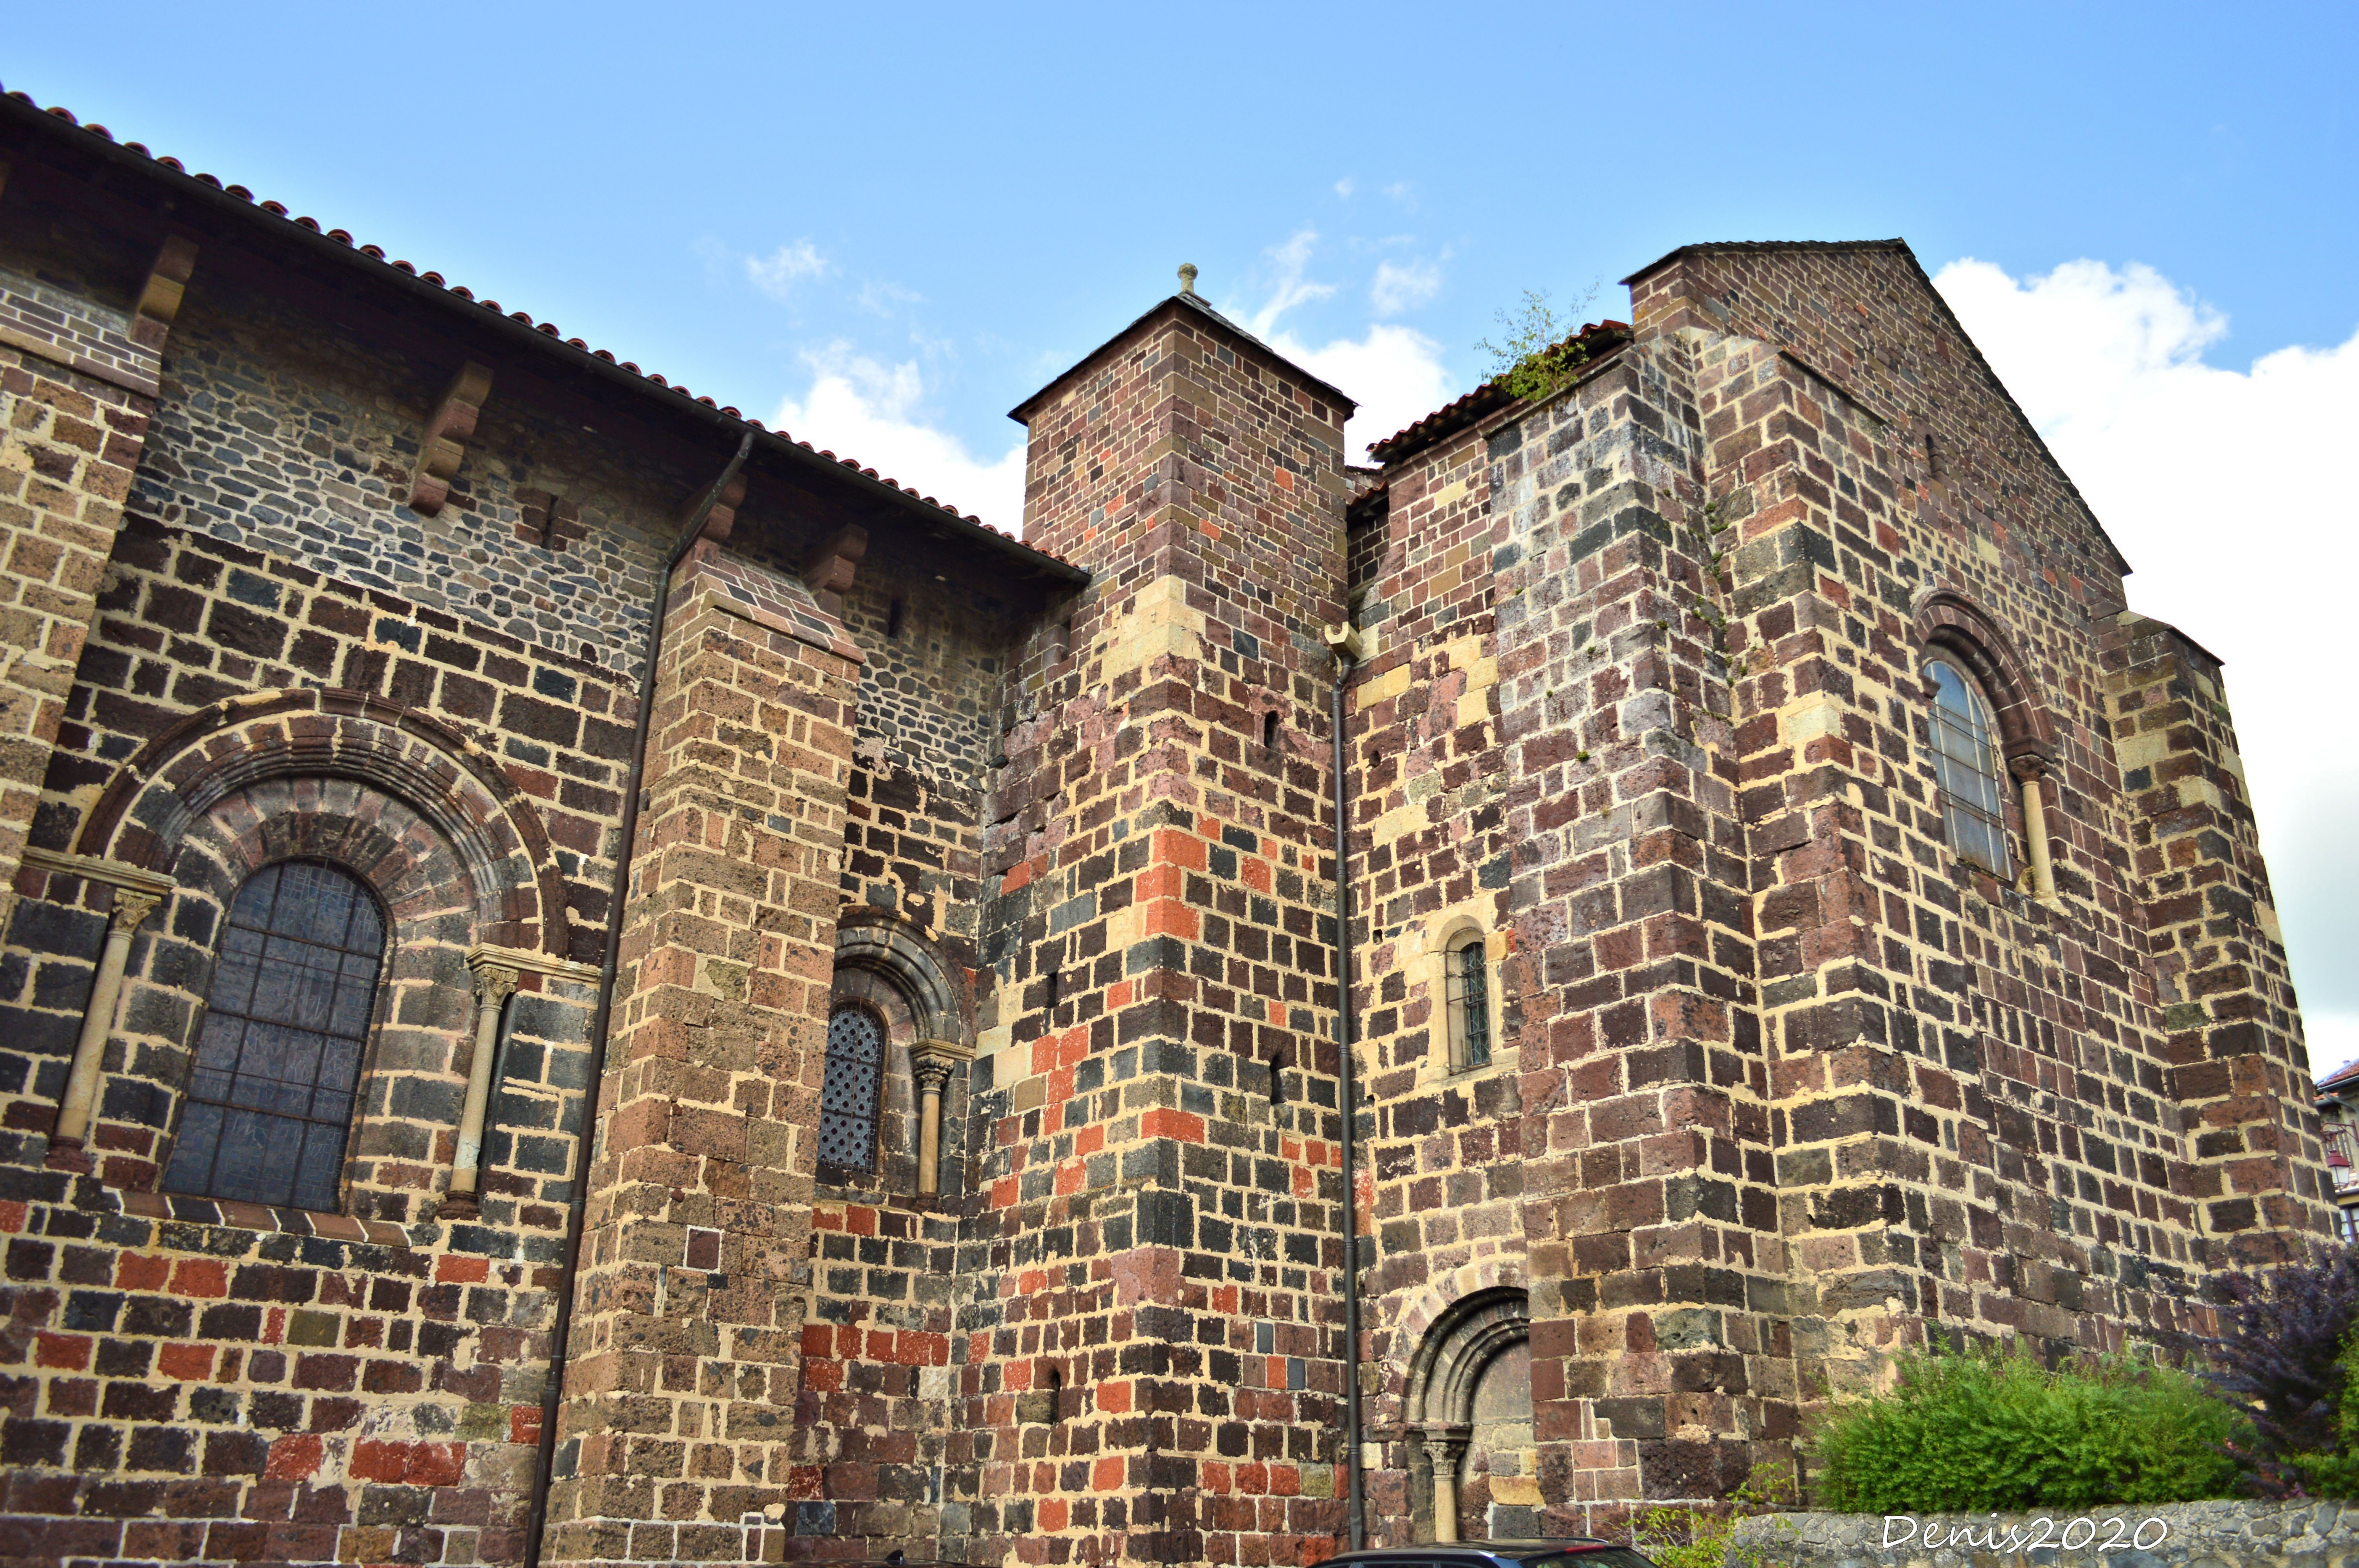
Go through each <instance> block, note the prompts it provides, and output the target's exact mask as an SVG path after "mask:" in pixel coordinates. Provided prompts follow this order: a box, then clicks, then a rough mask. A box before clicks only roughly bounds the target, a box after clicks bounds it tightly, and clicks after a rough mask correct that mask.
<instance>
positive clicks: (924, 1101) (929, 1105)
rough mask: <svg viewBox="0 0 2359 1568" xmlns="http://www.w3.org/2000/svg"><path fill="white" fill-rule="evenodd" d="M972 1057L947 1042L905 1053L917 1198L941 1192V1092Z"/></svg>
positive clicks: (924, 1043)
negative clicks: (914, 1107)
mask: <svg viewBox="0 0 2359 1568" xmlns="http://www.w3.org/2000/svg"><path fill="white" fill-rule="evenodd" d="M973 1057H974V1053H973V1051H970V1050H968V1049H967V1048H966V1047H965V1046H963V1045H960V1044H955V1043H953V1042H951V1041H948V1040H927V1041H922V1042H920V1043H919V1044H918V1045H917V1046H916V1048H915V1049H913V1050H912V1051H911V1052H910V1053H909V1070H910V1072H911V1074H912V1075H913V1076H915V1077H916V1078H917V1080H918V1192H919V1195H920V1196H926V1195H932V1194H935V1193H939V1192H940V1191H941V1190H942V1090H943V1089H944V1088H945V1087H948V1086H949V1084H950V1081H951V1074H953V1073H955V1072H957V1071H958V1069H959V1065H960V1064H961V1063H962V1062H967V1061H971V1060H973Z"/></svg>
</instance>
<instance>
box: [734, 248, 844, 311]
mask: <svg viewBox="0 0 2359 1568" xmlns="http://www.w3.org/2000/svg"><path fill="white" fill-rule="evenodd" d="M827 271H828V260H827V258H826V257H825V256H823V255H821V254H819V247H818V246H816V245H814V244H812V243H810V241H809V240H797V241H796V242H795V243H792V244H790V245H780V246H779V247H778V248H777V250H775V251H772V252H771V253H770V254H769V256H768V258H767V259H764V258H763V257H761V256H747V257H746V258H745V276H747V277H748V278H750V279H752V280H753V284H754V287H756V288H758V289H760V290H761V291H762V292H763V293H765V294H766V295H768V296H769V297H771V298H773V299H784V298H786V297H788V296H789V295H791V294H793V293H794V291H795V285H797V284H799V283H802V282H806V281H808V280H810V279H811V278H816V277H824V276H827Z"/></svg>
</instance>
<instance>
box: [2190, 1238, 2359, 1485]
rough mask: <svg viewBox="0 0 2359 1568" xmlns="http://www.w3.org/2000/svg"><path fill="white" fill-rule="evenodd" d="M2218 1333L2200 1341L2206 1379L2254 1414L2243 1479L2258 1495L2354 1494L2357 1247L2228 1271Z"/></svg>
mask: <svg viewBox="0 0 2359 1568" xmlns="http://www.w3.org/2000/svg"><path fill="white" fill-rule="evenodd" d="M2218 1284H2219V1289H2220V1292H2221V1293H2222V1294H2223V1296H2224V1297H2225V1298H2226V1305H2227V1310H2226V1311H2224V1312H2223V1313H2222V1314H2220V1315H2221V1323H2220V1326H2221V1330H2222V1332H2221V1335H2220V1337H2219V1338H2217V1339H2215V1340H2212V1341H2211V1342H2210V1343H2208V1344H2206V1345H2204V1346H2203V1349H2204V1352H2205V1354H2206V1357H2207V1358H2208V1359H2209V1360H2210V1361H2211V1362H2212V1365H2213V1367H2214V1368H2217V1369H2216V1370H2215V1371H2213V1372H2212V1374H2211V1377H2210V1379H2209V1380H2210V1382H2211V1383H2212V1386H2213V1388H2214V1389H2216V1390H2218V1391H2219V1393H2220V1396H2221V1397H2222V1398H2223V1399H2224V1400H2228V1401H2229V1402H2230V1403H2232V1404H2234V1405H2235V1406H2237V1407H2238V1408H2239V1409H2242V1410H2245V1411H2249V1412H2251V1417H2252V1436H2251V1439H2250V1441H2249V1442H2247V1443H2242V1444H2238V1445H2237V1449H2236V1459H2237V1462H2238V1464H2240V1465H2242V1466H2243V1467H2244V1469H2245V1486H2246V1487H2248V1488H2249V1489H2250V1490H2251V1491H2253V1492H2254V1493H2255V1494H2256V1495H2258V1496H2260V1497H2264V1498H2288V1497H2299V1496H2302V1495H2304V1494H2311V1495H2316V1494H2321V1493H2322V1494H2323V1495H2325V1496H2328V1497H2344V1498H2347V1497H2352V1496H2354V1495H2359V1487H2354V1481H2359V1476H2354V1475H2353V1474H2352V1470H2351V1467H2350V1466H2348V1465H2338V1464H2336V1463H2335V1462H2334V1461H2335V1457H2336V1454H2337V1453H2338V1452H2339V1453H2343V1454H2348V1453H2349V1452H2350V1451H2351V1450H2350V1433H2351V1428H2350V1426H2349V1425H2348V1424H2347V1423H2348V1422H2349V1421H2350V1420H2351V1419H2353V1415H2354V1412H2353V1411H2351V1409H2350V1407H2352V1406H2353V1405H2354V1404H2359V1395H2354V1392H2353V1390H2354V1389H2359V1364H2354V1362H2353V1361H2352V1360H2351V1358H2350V1349H2349V1345H2350V1339H2351V1336H2353V1335H2354V1333H2359V1251H2354V1250H2353V1249H2349V1248H2340V1249H2334V1250H2332V1251H2330V1252H2328V1253H2326V1254H2324V1255H2322V1256H2321V1257H2316V1258H2313V1259H2311V1260H2309V1261H2307V1262H2301V1263H2288V1264H2285V1265H2283V1266H2281V1267H2279V1268H2276V1269H2271V1270H2269V1271H2267V1272H2265V1273H2250V1274H2228V1275H2224V1276H2223V1277H2222V1278H2221V1279H2220V1281H2218Z"/></svg>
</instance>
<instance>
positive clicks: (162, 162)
mask: <svg viewBox="0 0 2359 1568" xmlns="http://www.w3.org/2000/svg"><path fill="white" fill-rule="evenodd" d="M5 97H6V98H7V100H9V101H10V102H13V103H18V104H22V105H23V106H25V107H26V108H28V109H32V110H34V111H36V112H38V113H39V114H46V115H48V116H49V117H50V118H52V119H54V120H56V121H59V122H61V123H62V124H66V125H71V126H74V127H76V128H77V129H79V130H80V131H82V133H83V134H84V135H88V136H92V137H94V138H96V139H97V140H99V141H102V142H104V143H106V144H108V145H109V146H114V147H119V148H121V149H122V150H123V151H125V152H128V153H132V154H135V155H136V156H137V157H142V158H146V159H148V160H150V161H151V162H152V163H154V164H155V165H157V166H158V167H160V168H165V169H168V170H170V171H171V174H172V175H173V176H176V177H178V178H180V179H184V180H189V181H192V182H193V183H195V184H197V185H201V186H204V187H207V188H208V189H212V190H214V191H218V192H220V193H221V194H222V195H223V196H226V197H229V198H231V199H233V200H237V201H242V202H246V203H249V204H251V205H252V206H253V207H255V209H256V210H258V211H262V212H266V213H268V214H269V215H270V216H271V217H273V218H275V219H277V220H278V221H279V222H282V223H284V224H286V225H287V226H288V228H291V229H301V230H305V231H308V232H310V233H312V234H315V235H319V236H320V237H321V238H323V239H326V240H330V241H332V242H334V243H337V244H340V245H344V246H348V247H350V248H351V249H352V250H353V252H354V253H355V254H359V255H362V256H365V257H367V258H368V259H369V260H371V261H373V262H375V263H376V264H377V265H380V266H382V267H384V268H385V269H386V271H387V272H391V273H399V274H401V275H402V276H405V277H408V278H411V279H415V280H416V281H418V282H419V283H423V284H428V285H430V286H431V287H435V288H438V289H440V290H442V291H444V292H445V293H446V294H448V295H449V296H450V297H452V298H454V299H459V300H464V301H468V302H471V303H473V304H474V305H476V306H477V307H479V308H482V309H484V310H485V311H488V312H490V313H491V314H492V315H494V316H497V317H502V318H504V319H506V320H510V321H515V322H518V323H521V324H522V325H524V326H526V327H528V328H530V329H532V330H534V331H536V332H538V333H540V334H541V335H542V336H544V337H546V338H548V339H549V340H550V341H549V345H548V346H549V348H551V349H555V350H557V351H560V352H563V351H568V350H570V351H572V352H573V353H574V354H576V355H579V356H582V357H583V358H587V359H592V360H597V361H600V362H603V363H604V364H606V365H610V366H613V367H614V369H616V370H618V371H622V372H625V373H628V374H629V375H631V376H635V377H636V378H638V379H639V380H640V381H642V382H644V383H645V384H647V385H649V386H654V387H660V388H662V389H663V390H665V391H667V392H669V393H672V394H674V395H677V396H679V397H680V398H682V399H684V400H686V401H688V402H690V403H694V404H697V405H701V406H703V407H705V408H707V409H710V410H712V412H713V413H715V414H717V415H720V416H723V418H726V419H730V420H734V421H735V422H737V423H738V424H739V425H741V426H750V427H752V428H754V429H755V430H757V431H759V432H761V433H762V434H763V435H765V436H767V437H769V438H772V440H773V441H774V442H775V443H777V445H779V446H783V447H793V448H799V449H801V450H802V451H804V452H807V453H810V454H811V455H812V456H814V457H817V458H822V459H825V460H829V461H831V462H833V463H835V464H837V465H838V466H839V467H842V468H844V469H848V470H851V471H852V472H853V474H856V475H858V476H860V477H861V478H864V479H866V480H868V481H873V482H874V483H875V484H877V485H881V486H883V487H884V488H885V489H886V490H888V491H891V492H895V493H896V494H897V495H898V496H900V497H903V498H905V499H906V500H908V501H910V502H916V503H920V504H922V505H923V506H926V507H929V508H931V509H932V510H933V511H934V512H936V513H937V514H940V516H941V517H943V518H946V519H948V520H950V521H951V522H953V523H955V524H960V525H961V531H962V532H971V533H979V534H981V535H985V536H987V537H988V538H990V539H995V540H1000V541H1005V542H1006V544H1008V545H1013V546H1016V551H1017V552H1018V553H1020V554H1021V555H1023V556H1025V557H1035V558H1037V559H1038V561H1043V562H1049V563H1053V565H1054V566H1056V567H1059V568H1063V570H1062V571H1060V572H1058V573H1056V574H1055V575H1058V576H1070V577H1074V578H1076V579H1085V578H1086V577H1087V575H1088V574H1087V573H1086V572H1084V571H1083V570H1082V568H1079V567H1076V566H1074V565H1073V563H1071V561H1068V560H1066V559H1065V558H1064V557H1060V556H1055V555H1051V554H1049V552H1048V551H1046V550H1043V549H1041V548H1039V547H1038V546H1034V545H1027V544H1026V543H1025V542H1024V541H1023V540H1022V538H1020V537H1019V536H1018V535H1015V534H1013V533H1010V532H1009V531H1008V530H1006V529H1005V528H1000V527H996V526H995V525H993V524H989V523H985V522H984V520H983V519H982V518H981V517H980V516H977V515H975V514H971V513H962V512H960V511H959V509H958V508H957V507H955V506H953V505H951V504H950V503H948V502H943V501H938V500H936V499H935V498H934V497H932V496H930V495H924V494H920V493H919V492H918V491H917V490H916V489H915V488H914V487H912V486H909V485H905V484H903V483H901V482H900V481H898V480H896V479H892V478H889V477H887V476H886V475H883V474H880V473H878V472H877V471H876V470H875V469H873V468H867V467H864V466H863V465H862V464H861V462H860V460H858V459H857V458H839V457H837V456H836V455H835V453H833V452H832V451H830V450H828V449H826V448H824V447H814V446H812V445H811V444H810V442H809V441H801V440H797V439H796V438H794V437H793V436H791V435H789V434H788V432H786V431H784V430H772V429H770V428H769V427H766V426H765V425H764V424H763V423H762V422H761V421H760V420H759V419H755V418H749V417H748V416H745V415H744V414H742V413H740V412H739V411H738V410H737V409H735V408H734V407H731V406H725V405H722V404H718V403H715V402H714V401H713V400H712V398H710V397H701V396H698V395H696V394H694V393H692V392H690V390H689V389H688V388H687V387H685V386H681V385H679V384H675V383H673V382H669V381H667V380H665V379H664V377H663V376H662V375H661V374H659V373H656V372H654V371H643V370H641V369H640V368H639V367H638V366H637V365H636V364H635V363H633V362H631V361H629V360H621V359H616V358H615V357H614V355H613V354H612V353H610V352H608V351H606V350H604V349H593V348H592V347H591V346H590V345H589V344H587V343H585V342H583V341H582V340H581V339H579V338H569V337H566V336H565V335H564V333H563V332H562V331H561V330H560V329H559V327H558V325H557V323H555V322H554V321H536V320H534V319H532V317H531V316H530V315H529V314H528V313H527V312H525V311H522V310H505V309H503V308H502V307H501V305H500V302H499V301H498V300H496V299H477V298H476V297H475V295H474V292H473V290H472V289H469V288H468V287H465V286H464V285H462V284H455V283H449V282H446V281H445V280H444V279H443V276H442V275H441V274H440V273H439V272H429V271H424V270H421V269H420V268H419V267H417V266H415V265H412V264H411V263H409V262H407V261H402V260H399V259H390V260H389V259H387V257H386V254H385V251H384V250H383V249H382V248H381V247H379V246H376V245H372V244H365V243H354V241H353V236H352V235H351V234H350V233H348V232H345V231H343V230H342V229H323V228H321V226H320V222H319V221H318V220H317V219H315V218H309V217H299V216H293V215H290V214H289V212H288V209H287V208H286V207H285V206H283V205H282V204H280V203H279V202H277V201H269V200H255V195H254V192H253V191H251V190H248V189H246V188H245V186H243V185H228V184H224V183H223V181H222V180H221V178H219V177H217V176H215V175H211V174H194V175H192V174H190V173H189V172H188V168H187V166H185V165H184V164H182V163H181V162H180V160H179V159H178V158H176V157H166V156H164V155H161V154H158V153H151V152H149V151H148V150H147V147H146V146H143V145H142V144H140V143H138V142H118V141H116V140H115V137H114V132H112V131H110V130H108V129H107V128H106V127H105V126H104V125H101V124H87V125H85V124H82V122H81V121H80V120H78V119H76V118H75V117H74V115H73V114H72V113H71V111H70V110H66V109H62V108H57V107H51V108H49V109H46V110H44V109H42V108H41V106H40V105H39V104H38V103H35V102H34V100H33V98H32V97H31V95H30V94H28V93H26V92H7V93H6V94H5Z"/></svg>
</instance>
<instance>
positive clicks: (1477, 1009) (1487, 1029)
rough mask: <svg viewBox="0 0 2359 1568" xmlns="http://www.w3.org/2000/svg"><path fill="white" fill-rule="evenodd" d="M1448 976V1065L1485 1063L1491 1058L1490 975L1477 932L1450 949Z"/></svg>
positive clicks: (1487, 1063) (1462, 1065)
mask: <svg viewBox="0 0 2359 1568" xmlns="http://www.w3.org/2000/svg"><path fill="white" fill-rule="evenodd" d="M1444 972H1445V973H1446V974H1447V976H1448V978H1449V993H1450V995H1449V1003H1450V1005H1449V1013H1450V1065H1451V1066H1452V1067H1483V1066H1488V1065H1490V1061H1491V975H1490V970H1489V969H1488V968H1486V967H1485V964H1484V945H1483V938H1482V937H1481V936H1479V935H1477V936H1475V937H1473V938H1472V939H1471V940H1469V941H1468V942H1467V943H1466V944H1465V945H1464V946H1461V947H1458V948H1456V949H1455V950H1453V951H1452V952H1451V954H1450V957H1449V959H1448V961H1447V964H1446V966H1445V971H1444Z"/></svg>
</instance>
